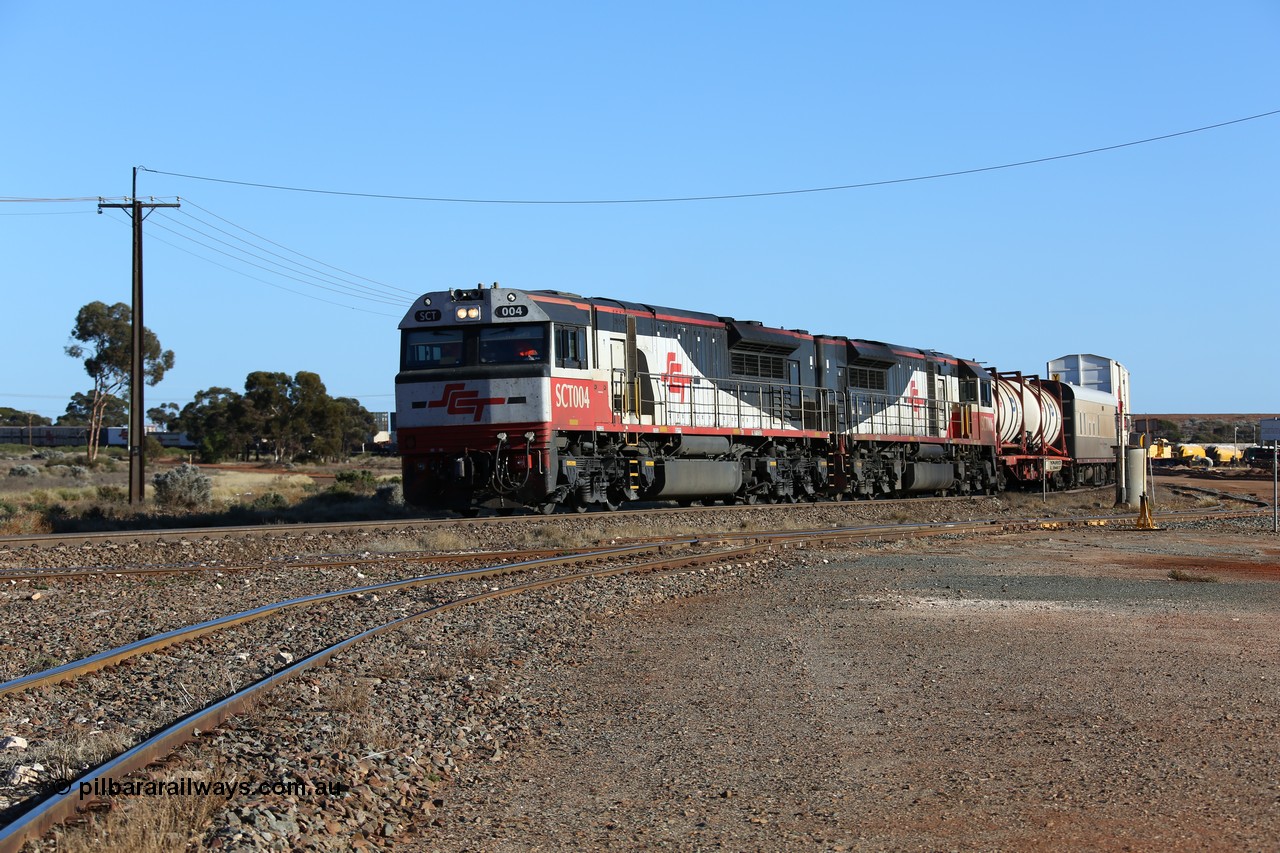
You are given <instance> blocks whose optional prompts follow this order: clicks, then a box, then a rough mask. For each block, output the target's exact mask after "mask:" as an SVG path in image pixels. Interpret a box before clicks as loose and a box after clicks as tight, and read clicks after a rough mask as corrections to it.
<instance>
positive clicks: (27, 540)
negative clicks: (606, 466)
mask: <svg viewBox="0 0 1280 853" xmlns="http://www.w3.org/2000/svg"><path fill="white" fill-rule="evenodd" d="M1081 491H1092V490H1081ZM1079 493H1080V492H1079V491H1077V492H1074V493H1073V494H1079ZM1055 494H1066V493H1063V492H1058V493H1055ZM993 497H997V496H996V495H952V496H950V497H945V498H938V497H915V498H890V499H882V500H876V501H813V502H806V503H795V504H791V503H772V504H749V505H748V504H724V505H715V506H689V507H671V506H649V507H645V508H633V509H622V510H618V511H616V512H599V513H588V514H586V515H585V516H584V515H574V514H568V513H566V514H562V515H553V516H544V515H539V514H534V513H530V514H524V515H492V516H477V517H475V518H458V517H419V518H400V519H396V518H388V519H378V520H375V521H334V522H318V523H299V524H270V525H263V524H256V525H253V524H250V525H235V526H226V527H174V528H170V529H164V530H157V529H148V530H108V531H96V532H94V531H85V532H71V533H56V534H49V533H40V534H22V535H14V536H0V550H2V549H5V548H31V547H37V548H54V547H58V546H61V545H95V544H102V543H107V542H122V543H129V544H132V543H143V542H164V541H173V542H180V541H184V540H185V541H199V540H216V539H232V538H246V539H259V538H270V537H272V536H277V537H281V538H288V537H296V536H301V535H307V534H314V533H334V534H348V533H370V534H373V533H383V532H391V531H396V530H402V529H404V528H406V527H428V528H433V527H449V526H453V525H458V524H474V525H481V526H487V525H492V524H524V523H530V524H536V523H545V522H548V521H555V520H556V519H562V518H563V519H568V518H578V519H584V518H585V519H590V518H592V517H608V518H626V517H628V516H637V515H649V516H652V515H660V514H672V515H675V514H680V515H682V516H684V515H688V514H689V513H706V512H744V511H748V510H763V511H766V512H787V511H789V510H792V509H794V508H795V507H798V506H799V507H812V506H821V505H823V504H828V505H830V506H833V507H835V506H845V507H857V506H862V505H864V504H866V505H876V506H891V505H893V504H898V503H903V504H909V505H924V504H927V503H930V502H955V501H966V500H982V499H984V498H993Z"/></svg>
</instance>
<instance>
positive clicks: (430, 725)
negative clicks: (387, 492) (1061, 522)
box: [0, 501, 1280, 850]
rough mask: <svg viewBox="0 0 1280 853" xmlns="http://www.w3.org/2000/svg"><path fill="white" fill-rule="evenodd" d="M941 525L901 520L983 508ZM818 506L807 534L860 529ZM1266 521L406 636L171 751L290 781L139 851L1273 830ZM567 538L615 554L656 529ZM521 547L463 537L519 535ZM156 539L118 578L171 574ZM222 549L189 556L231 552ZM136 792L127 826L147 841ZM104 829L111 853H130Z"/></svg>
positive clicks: (718, 845)
mask: <svg viewBox="0 0 1280 853" xmlns="http://www.w3.org/2000/svg"><path fill="white" fill-rule="evenodd" d="M942 506H945V507H947V508H945V509H944V508H942ZM942 506H930V507H928V508H924V507H922V508H921V510H920V511H919V512H918V513H917V515H920V514H923V515H924V516H925V517H928V518H933V517H937V516H943V517H946V518H956V519H965V518H971V517H982V516H983V514H984V513H987V512H989V511H990V508H991V505H990V503H989V502H987V501H980V502H979V501H975V502H972V505H958V504H951V505H942ZM858 511H859V512H861V513H865V514H868V515H870V516H871V517H872V518H875V517H877V514H879V517H894V516H900V515H901V514H902V510H901V509H900V508H887V507H885V508H882V507H875V506H864V505H859V507H858ZM766 512H767V511H766ZM810 512H811V513H812V515H811V516H808V517H806V519H805V523H808V524H813V525H815V526H816V525H820V524H823V525H825V524H831V523H841V522H844V523H847V522H848V520H849V518H850V517H851V513H850V508H849V507H847V506H844V507H831V506H829V505H828V506H825V507H814V508H811V510H810ZM771 518H776V516H766V515H762V516H761V517H760V518H759V519H753V520H747V521H744V520H743V519H742V516H740V515H734V516H732V520H731V521H730V522H727V523H726V527H727V525H728V524H732V525H734V526H735V527H740V526H742V525H748V524H754V525H758V526H761V527H763V526H766V522H767V521H768V520H769V519H771ZM835 519H838V520H835ZM900 520H901V519H900ZM1269 521H1270V519H1269V518H1268V519H1266V523H1265V524H1264V523H1263V521H1262V520H1259V521H1255V522H1217V523H1216V524H1184V525H1180V529H1179V530H1177V531H1165V532H1161V533H1146V534H1139V533H1122V532H1118V531H1114V530H1109V529H1105V528H1104V529H1090V530H1084V531H1079V532H1075V531H1072V532H1065V531H1056V532H1052V533H1040V534H1030V535H1026V534H1020V535H1017V536H1009V537H984V538H979V539H967V540H966V539H958V538H950V539H932V540H925V541H921V542H916V543H888V544H882V545H872V546H866V545H863V546H859V547H854V548H849V549H845V550H842V551H838V552H824V553H821V554H817V553H811V552H807V551H786V552H778V553H777V554H776V555H775V556H774V557H771V558H769V559H768V560H766V561H757V562H752V563H749V564H740V565H734V566H730V567H723V568H720V569H717V570H716V571H710V570H700V571H696V572H692V573H685V574H681V575H665V576H656V577H646V578H628V579H624V580H621V581H619V580H616V579H615V580H600V581H594V582H591V583H589V584H585V585H580V586H575V587H572V588H560V589H555V590H550V591H546V592H542V593H538V594H535V595H530V596H526V597H523V598H521V599H520V600H518V601H514V602H506V603H502V604H487V605H484V606H481V607H471V608H468V609H467V611H468V612H467V613H466V614H465V615H464V616H462V617H459V618H452V617H451V618H449V619H434V620H428V621H424V622H420V623H414V625H413V626H411V627H410V628H407V629H403V630H400V631H396V632H393V633H391V634H390V635H386V636H383V637H381V638H379V639H377V640H374V641H371V642H368V643H366V644H364V645H362V646H361V647H359V648H358V649H357V650H355V651H353V652H350V653H347V654H345V655H343V656H342V657H341V658H340V659H337V660H335V661H334V662H331V664H330V665H329V666H326V667H325V668H323V669H321V670H318V671H313V672H312V673H311V674H309V675H307V676H305V677H303V678H301V679H297V680H295V681H294V682H291V683H290V684H289V685H287V686H286V687H284V688H282V689H280V690H277V691H276V692H275V694H273V697H272V698H271V699H269V700H268V701H267V702H266V703H265V704H264V705H263V707H262V708H260V709H259V710H258V711H257V712H255V713H254V714H252V715H249V716H248V717H246V718H244V719H242V720H240V721H239V722H238V723H237V724H236V725H235V726H234V727H229V728H227V729H225V730H221V731H219V732H216V733H214V734H213V735H212V736H211V737H210V738H209V739H208V741H207V742H206V743H205V745H204V747H203V748H195V747H193V748H190V749H188V750H186V751H184V754H183V755H182V756H179V757H177V758H175V759H174V760H173V761H171V762H170V767H169V768H168V770H167V771H165V772H168V773H170V774H181V775H185V776H187V777H190V778H197V779H204V780H219V779H222V780H226V779H236V780H240V781H251V782H253V783H254V784H255V785H257V784H259V783H263V782H267V783H280V782H286V783H289V782H291V783H297V782H303V783H305V784H304V790H295V791H292V792H285V793H280V792H278V791H275V790H273V791H268V792H261V793H255V794H253V795H249V796H236V797H233V798H232V799H231V800H230V801H229V802H225V803H224V801H223V800H222V799H221V798H212V799H211V798H205V800H207V802H205V803H203V810H201V811H200V812H199V813H200V814H201V817H199V818H196V819H193V821H192V823H191V826H189V827H187V828H185V829H179V830H178V831H176V832H175V833H174V834H172V835H168V836H166V837H165V838H164V839H162V841H163V843H161V844H159V845H158V846H157V847H156V848H155V849H171V848H172V847H174V846H175V844H176V845H177V846H181V839H182V838H190V839H191V841H190V843H191V845H192V846H193V847H195V846H203V847H213V848H219V849H234V850H248V849H257V848H262V847H267V848H272V849H281V850H283V849H299V848H306V847H311V848H313V849H350V848H351V847H353V846H355V847H361V846H366V847H367V846H374V847H381V846H387V847H389V846H396V847H408V848H410V849H412V848H413V847H415V846H417V847H419V848H421V849H433V850H434V849H440V850H524V849H584V848H593V847H622V848H628V847H630V848H635V849H641V848H649V847H657V846H669V847H673V848H677V849H791V848H794V847H796V846H800V845H804V846H808V847H811V848H816V849H988V848H990V849H1007V848H1011V847H1013V848H1019V849H1021V848H1036V847H1046V848H1063V847H1067V848H1074V847H1080V846H1085V847H1101V848H1115V849H1122V848H1124V847H1126V846H1129V847H1131V848H1134V849H1168V848H1170V847H1173V848H1182V849H1267V848H1269V847H1271V846H1273V845H1272V844H1271V842H1272V841H1273V840H1274V839H1276V838H1280V819H1278V817H1277V810H1278V809H1280V770H1278V769H1277V761H1276V757H1275V753H1274V748H1273V747H1272V740H1273V739H1274V735H1275V732H1274V730H1275V727H1276V722H1277V712H1276V711H1275V710H1274V709H1275V707H1276V700H1277V698H1280V697H1278V696H1277V695H1276V687H1275V679H1276V678H1280V673H1277V672H1276V663H1277V662H1278V661H1280V650H1278V647H1277V640H1276V639H1275V636H1274V634H1275V632H1274V631H1271V630H1269V625H1270V624H1271V623H1272V622H1273V621H1274V616H1275V615H1276V610H1277V606H1278V605H1280V591H1278V590H1280V587H1277V586H1276V581H1277V580H1278V579H1280V571H1278V570H1277V562H1280V540H1277V539H1276V538H1275V537H1274V536H1272V535H1271V533H1270V524H1269ZM560 523H561V524H567V525H570V526H575V527H577V528H578V530H577V535H579V536H596V535H598V537H599V538H603V539H607V538H608V537H609V536H619V535H624V534H625V535H633V536H635V535H641V534H642V532H643V530H644V529H645V526H646V524H647V525H648V529H650V530H657V529H661V528H662V527H663V526H664V524H663V523H662V522H638V521H637V520H635V519H626V521H625V524H623V523H622V522H620V521H618V520H616V519H614V518H612V517H597V518H591V517H587V518H585V519H584V518H577V519H572V518H570V519H561V520H560ZM637 527H638V528H639V529H637ZM525 529H526V530H527V529H528V528H525ZM538 529H541V528H538ZM721 529H726V528H724V527H722V528H721ZM518 530H520V528H519V527H512V528H510V529H503V528H501V527H497V526H494V527H480V526H477V527H476V528H475V529H474V530H472V531H470V532H468V533H464V534H463V535H464V538H470V539H474V540H476V542H477V544H480V545H482V546H484V547H490V548H499V547H512V545H513V544H514V541H519V540H514V541H513V539H514V537H515V536H519V535H520V534H518V533H517V532H516V531H518ZM504 537H505V539H504ZM524 538H525V541H528V539H529V538H530V537H529V535H528V534H527V533H526V534H524ZM481 540H483V541H481ZM364 544H368V543H364ZM528 544H531V545H532V544H535V543H534V542H529V543H528ZM166 547H167V548H172V547H173V546H157V549H158V550H156V551H155V552H154V553H148V552H147V551H146V549H142V550H137V549H135V550H134V554H133V559H134V560H136V561H138V562H146V561H148V560H149V561H153V562H166V561H168V562H173V561H174V560H173V559H172V557H171V556H170V557H166V556H165V554H171V553H172V551H171V550H170V551H166ZM235 547H236V546H235V545H234V544H217V545H213V544H210V545H208V546H205V550H203V551H201V552H200V553H199V554H197V555H195V556H196V558H197V559H228V560H240V561H243V560H245V559H247V556H246V555H245V554H244V553H243V552H238V551H236V550H235ZM252 547H255V548H258V549H259V550H258V551H255V552H252V553H251V554H250V555H248V556H252V557H253V558H261V559H265V558H267V557H268V556H270V555H272V554H275V553H285V552H288V551H289V550H290V548H289V546H288V545H287V544H280V545H278V546H270V547H267V546H262V545H255V546H252ZM361 547H363V545H362V544H361V543H360V542H359V541H352V542H348V541H340V542H326V543H324V547H323V549H321V550H328V551H346V550H347V549H349V552H355V551H357V549H359V548H361ZM292 550H293V552H294V553H296V552H297V543H293V546H292ZM48 553H49V552H46V554H48ZM92 553H95V552H78V553H74V554H65V553H64V554H61V555H59V554H57V553H56V552H55V553H53V554H52V555H51V556H46V557H45V558H44V559H48V560H50V561H51V563H53V564H61V565H83V564H97V561H95V560H94V559H93V558H92V556H90V558H89V559H85V557H86V555H87V554H89V555H91V554H92ZM24 558H26V556H25V555H22V556H17V557H14V556H13V555H10V559H11V560H13V561H14V562H18V563H20V562H21V561H22V560H23V559H24ZM103 562H105V561H103ZM1171 569H1178V570H1180V571H1182V572H1184V573H1186V575H1187V576H1202V575H1210V574H1211V575H1214V576H1216V577H1217V578H1218V582H1216V583H1175V582H1174V581H1172V580H1170V579H1169V577H1168V573H1169V571H1170V570H1171ZM272 571H275V570H274V569H273V570H272ZM341 571H342V570H338V572H339V574H340V573H341ZM348 571H349V570H348ZM277 575H279V576H277ZM277 575H263V576H262V577H263V578H264V580H263V582H262V583H263V586H264V590H265V589H268V588H269V590H270V593H271V596H275V595H279V597H287V593H288V592H289V591H290V590H291V589H293V587H292V586H291V583H314V582H315V579H314V578H310V579H309V580H307V579H302V578H299V579H295V580H294V581H292V582H286V581H284V580H282V578H288V577H289V575H288V573H284V574H280V573H277ZM229 577H230V576H229ZM236 577H238V576H236ZM268 577H270V578H273V579H272V580H270V582H269V583H268V582H267V580H266V578H268ZM335 579H336V578H330V579H329V580H331V581H332V580H335ZM371 579H372V578H371ZM209 581H210V578H209V577H207V576H206V577H204V578H203V579H190V580H184V581H181V582H178V581H174V582H172V583H171V584H168V585H160V586H158V587H151V588H147V601H146V605H145V607H143V606H142V605H138V607H139V608H141V609H138V610H136V611H135V612H138V613H145V614H152V613H153V614H155V615H154V620H155V621H156V622H158V623H164V624H165V625H168V623H169V622H171V621H172V620H174V618H175V616H174V614H173V613H172V612H169V611H168V610H166V607H165V602H166V601H170V600H171V601H172V602H174V603H175V606H179V605H178V603H180V602H185V601H187V600H188V599H190V598H191V597H192V596H191V595H190V593H191V589H189V588H188V587H187V586H186V585H187V584H206V585H207V584H208V583H209ZM95 582H97V581H95ZM362 582H363V581H362ZM58 583H63V582H58ZM253 583H254V584H256V583H257V581H254V582H253ZM15 587H16V585H15ZM205 588H206V589H207V588H208V587H207V586H206V587H205ZM164 590H172V591H173V595H172V597H171V598H170V597H169V596H168V594H167V593H165V592H164ZM11 591H12V592H13V593H17V592H18V590H17V589H16V588H12V589H11ZM307 591H315V590H314V589H310V590H307ZM263 594H265V592H264V593H263ZM87 597H88V598H92V596H87ZM268 597H270V596H268ZM121 599H122V601H124V600H128V601H136V596H128V595H125V594H124V593H121ZM76 600H78V599H77V598H76V597H75V596H71V595H67V596H65V597H64V599H63V603H62V604H60V606H63V604H65V603H68V602H73V601H76ZM211 600H213V601H218V602H222V601H223V599H220V598H214V599H211ZM234 600H235V597H234V596H229V597H227V598H226V599H225V602H224V603H225V604H226V605H227V606H230V605H231V604H232V603H233V602H234ZM38 603H39V602H32V601H30V600H23V599H22V597H21V595H18V594H14V595H11V596H10V602H9V603H8V604H0V607H9V606H12V607H30V606H32V605H33V604H38ZM89 606H90V604H88V603H86V604H84V605H83V607H89ZM182 606H189V605H182ZM219 606H221V605H219ZM71 609H72V610H73V611H74V612H79V611H80V610H81V609H82V608H79V607H76V608H71ZM183 612H184V613H185V612H187V611H185V610H184V611H183ZM212 615H215V614H214V613H209V612H205V611H202V612H201V613H200V616H201V618H209V617H210V616H212ZM148 618H151V617H148ZM179 621H182V620H179ZM187 621H194V620H187ZM54 623H55V624H56V620H54ZM214 648H215V649H216V643H215V644H214ZM200 653H201V654H203V652H200ZM170 654H173V653H170ZM173 657H174V661H173V666H174V667H175V670H174V671H178V669H176V668H177V667H181V666H185V667H187V668H188V669H189V667H190V664H189V663H185V664H184V663H182V662H181V659H182V657H183V656H179V655H173ZM224 657H225V655H224ZM136 681H138V679H135V682H136ZM130 689H131V690H134V691H135V692H138V693H143V692H144V691H143V689H142V687H140V686H136V685H135V686H131V687H130ZM152 689H153V691H154V692H155V694H156V695H163V696H166V697H167V698H166V699H165V700H164V701H169V702H180V701H183V697H182V695H181V694H180V693H179V694H177V695H169V694H168V693H165V692H164V689H163V688H162V687H156V686H154V685H153V688H152ZM170 692H172V691H170ZM46 707H53V706H46ZM71 712H72V709H71V708H70V707H69V708H68V709H67V710H66V711H65V713H66V714H70V713H71ZM57 713H58V714H62V713H64V712H61V711H59V712H57ZM49 715H53V712H49ZM28 716H29V715H28ZM9 719H10V721H12V720H13V719H14V718H13V717H10V718H9ZM92 719H93V715H92V714H90V715H88V716H87V717H86V720H90V721H91V720H92ZM27 722H30V720H28V721H27ZM10 734H13V732H10V731H8V730H7V726H6V727H0V740H3V737H4V736H7V735H10ZM30 740H31V741H32V742H31V745H30V749H31V750H33V751H34V750H37V749H45V750H49V749H51V748H53V745H51V744H49V743H41V742H39V738H38V737H33V738H30ZM0 758H2V759H5V760H6V764H9V763H12V762H10V761H8V759H9V758H10V756H9V755H0ZM15 760H18V759H16V758H15ZM2 781H3V780H0V782H2ZM325 786H329V787H328V790H324V788H325ZM3 794H4V791H3V790H0V796H3ZM170 799H172V798H170ZM126 800H127V801H125V802H121V803H118V804H119V805H123V806H124V808H121V809H117V810H116V814H117V815H124V817H125V822H126V823H127V822H128V820H129V817H128V816H129V815H131V814H133V815H135V818H134V823H135V824H144V823H147V822H148V821H150V822H156V819H155V817H154V815H151V814H150V813H149V812H147V811H146V810H145V809H143V808H142V806H141V800H140V799H139V798H133V799H129V798H126ZM171 831H172V830H171ZM113 832H114V833H115V834H114V835H112V836H110V838H113V839H115V842H114V844H113V843H112V842H111V841H110V840H109V841H108V843H107V844H106V846H107V847H108V848H109V849H110V848H113V847H114V848H115V849H125V848H127V847H129V846H137V845H136V844H132V843H126V842H125V841H123V840H122V839H123V838H125V836H124V835H121V834H120V831H119V830H118V829H116V830H113ZM75 843H76V842H75V841H74V836H69V837H64V838H63V840H62V842H61V843H60V846H67V845H68V844H71V845H72V847H73V848H74V844H75Z"/></svg>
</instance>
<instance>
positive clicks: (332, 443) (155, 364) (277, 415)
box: [0, 302, 375, 462]
mask: <svg viewBox="0 0 1280 853" xmlns="http://www.w3.org/2000/svg"><path fill="white" fill-rule="evenodd" d="M130 323H131V311H130V309H129V306H128V305H126V304H124V303H123V302H117V303H116V304H115V305H107V304H106V303H104V302H91V303H89V304H88V305H85V306H84V307H83V308H81V309H80V311H79V312H77V314H76V322H75V325H74V326H73V327H72V330H71V337H72V338H73V339H75V340H76V341H77V343H75V344H71V345H69V346H67V347H66V348H65V351H66V353H67V355H69V356H71V357H72V358H77V359H81V360H83V361H84V368H85V372H86V373H88V374H89V377H90V379H91V380H92V382H93V385H92V387H91V388H90V389H89V390H88V391H87V392H77V393H76V394H73V395H72V397H71V400H70V402H69V403H68V404H67V409H66V413H65V414H63V415H61V416H59V417H58V419H57V423H56V425H57V426H83V427H86V435H87V436H88V445H89V459H90V460H93V459H94V458H95V457H96V456H97V451H98V446H99V444H100V441H99V437H100V436H101V433H102V428H103V427H104V426H111V425H114V424H127V423H128V422H129V404H128V398H129V383H130V381H131V363H132V356H133V337H132V329H131V326H130ZM173 365H174V354H173V351H172V350H165V349H162V348H161V346H160V341H159V339H158V338H157V337H156V335H155V333H153V332H152V331H151V330H150V329H147V328H145V327H144V328H143V372H144V375H145V377H146V384H148V385H155V384H156V383H158V382H159V381H160V380H161V379H163V378H164V374H165V372H166V371H168V370H169V369H171V368H172V367H173ZM147 417H148V418H149V419H150V420H151V421H152V422H153V423H156V424H159V425H160V426H161V427H162V428H164V429H165V430H166V431H172V432H184V433H186V434H187V437H188V438H189V439H191V440H192V441H193V442H194V443H195V445H196V452H197V454H198V455H199V457H200V460H201V461H202V462H218V461H221V460H225V459H235V458H239V459H250V458H263V457H266V458H270V459H272V460H273V461H276V462H291V461H294V460H298V459H302V458H314V459H318V460H332V459H340V458H345V457H346V456H348V455H350V453H351V452H352V451H353V450H356V449H359V448H360V447H361V445H362V444H363V443H364V442H366V441H367V440H368V438H369V436H370V435H372V433H373V432H374V429H375V421H374V418H373V415H371V414H370V413H369V412H368V411H367V410H366V409H365V408H364V407H363V406H361V405H360V403H359V402H358V401H356V400H355V399H353V398H350V397H330V396H329V394H328V392H327V391H326V389H325V387H324V382H322V381H321V379H320V376H319V375H318V374H315V373H310V372H308V371H299V372H298V373H297V374H295V375H294V376H289V375H288V374H286V373H273V372H268V371H255V372H253V373H250V374H249V375H248V377H246V378H245V383H244V391H243V392H238V391H233V390H232V389H230V388H223V387H215V388H209V389H207V390H204V391H201V392H199V393H198V394H196V396H195V399H194V400H193V401H192V402H190V403H188V404H187V405H185V406H183V407H181V408H179V407H178V406H177V404H175V403H163V404H161V405H159V406H156V407H154V408H151V409H148V410H147ZM0 424H3V425H5V426H28V425H30V426H50V425H52V424H51V422H50V419H49V418H47V417H44V416H41V415H33V414H31V413H28V412H22V411H19V410H17V409H12V408H7V407H0Z"/></svg>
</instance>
